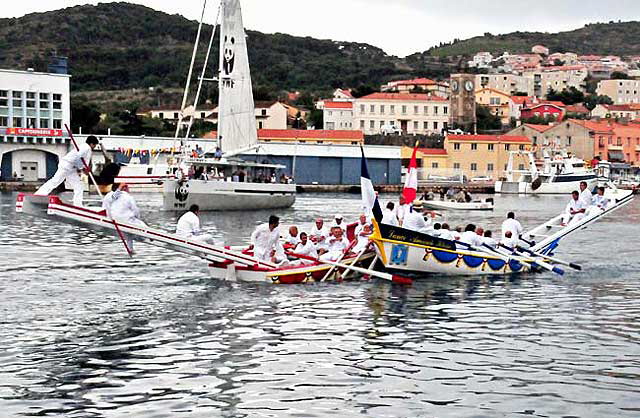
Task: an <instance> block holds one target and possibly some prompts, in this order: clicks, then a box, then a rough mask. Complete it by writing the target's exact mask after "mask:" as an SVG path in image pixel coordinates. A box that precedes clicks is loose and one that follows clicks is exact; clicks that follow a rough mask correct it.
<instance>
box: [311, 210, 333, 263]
mask: <svg viewBox="0 0 640 418" xmlns="http://www.w3.org/2000/svg"><path fill="white" fill-rule="evenodd" d="M310 238H311V241H313V243H314V244H316V249H317V250H318V252H319V253H321V254H322V253H323V252H327V251H328V245H329V244H328V242H329V241H328V238H329V230H328V229H327V227H326V226H324V221H323V220H322V218H318V219H316V224H315V226H314V227H313V228H311V234H310Z"/></svg>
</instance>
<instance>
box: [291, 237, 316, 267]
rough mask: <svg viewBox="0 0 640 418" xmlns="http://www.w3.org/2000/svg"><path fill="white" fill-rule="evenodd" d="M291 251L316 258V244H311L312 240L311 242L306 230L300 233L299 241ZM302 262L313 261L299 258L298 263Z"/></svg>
mask: <svg viewBox="0 0 640 418" xmlns="http://www.w3.org/2000/svg"><path fill="white" fill-rule="evenodd" d="M293 252H294V253H296V254H300V255H306V256H307V257H313V258H318V251H317V250H316V246H315V245H313V242H311V240H310V239H309V237H308V236H307V233H306V232H301V233H300V242H299V243H298V245H297V246H296V248H295V249H294V250H293ZM303 263H313V261H311V260H305V259H300V264H303Z"/></svg>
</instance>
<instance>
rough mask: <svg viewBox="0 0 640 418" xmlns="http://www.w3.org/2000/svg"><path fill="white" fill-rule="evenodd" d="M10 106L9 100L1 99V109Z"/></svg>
mask: <svg viewBox="0 0 640 418" xmlns="http://www.w3.org/2000/svg"><path fill="white" fill-rule="evenodd" d="M8 105H9V100H8V99H0V107H7V106H8Z"/></svg>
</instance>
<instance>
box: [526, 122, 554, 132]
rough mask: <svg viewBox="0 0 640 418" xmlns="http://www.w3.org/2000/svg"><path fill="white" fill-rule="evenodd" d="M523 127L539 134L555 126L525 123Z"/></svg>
mask: <svg viewBox="0 0 640 418" xmlns="http://www.w3.org/2000/svg"><path fill="white" fill-rule="evenodd" d="M524 126H526V127H527V128H531V129H533V130H534V131H538V132H540V133H542V132H545V131H547V130H549V129H551V128H553V127H554V126H555V125H536V124H533V123H525V124H524Z"/></svg>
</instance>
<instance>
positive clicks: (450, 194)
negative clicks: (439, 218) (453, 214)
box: [445, 187, 456, 200]
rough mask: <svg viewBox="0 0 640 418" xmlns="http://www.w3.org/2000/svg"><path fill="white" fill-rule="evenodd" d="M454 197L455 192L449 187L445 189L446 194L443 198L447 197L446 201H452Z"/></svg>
mask: <svg viewBox="0 0 640 418" xmlns="http://www.w3.org/2000/svg"><path fill="white" fill-rule="evenodd" d="M455 195H456V190H455V188H453V187H449V188H448V189H447V193H445V196H446V197H447V200H451V199H454V198H455Z"/></svg>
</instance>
